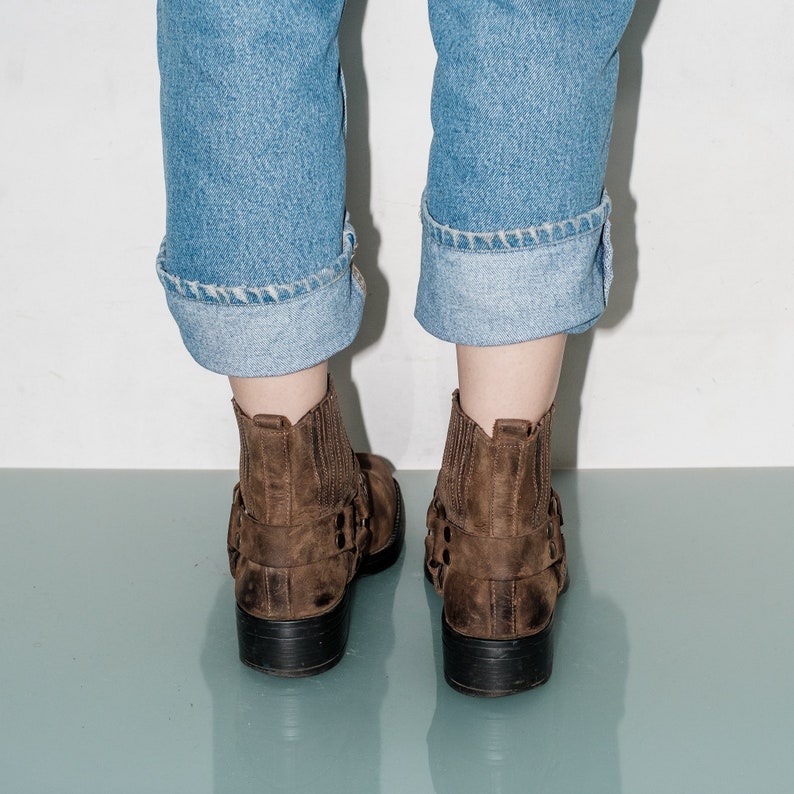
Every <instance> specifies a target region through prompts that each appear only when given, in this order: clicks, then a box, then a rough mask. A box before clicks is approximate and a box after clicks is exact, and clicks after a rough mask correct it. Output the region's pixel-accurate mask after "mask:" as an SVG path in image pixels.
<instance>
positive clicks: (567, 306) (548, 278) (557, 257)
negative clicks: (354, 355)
mask: <svg viewBox="0 0 794 794" xmlns="http://www.w3.org/2000/svg"><path fill="white" fill-rule="evenodd" d="M610 210H611V203H610V200H609V196H608V195H607V193H606V191H604V193H603V196H602V200H601V203H600V204H599V205H598V206H597V207H596V208H594V209H592V210H590V211H588V212H585V213H582V214H581V215H578V216H577V217H575V218H569V219H567V220H564V221H560V222H557V223H548V224H543V225H542V226H534V227H531V228H528V229H511V230H504V231H496V232H483V233H480V232H466V231H461V230H458V229H453V228H451V227H449V226H444V225H443V224H440V223H438V222H437V221H436V220H435V219H434V218H432V217H431V215H430V213H429V211H428V208H427V201H426V199H423V200H422V226H423V238H422V271H421V276H420V279H419V290H418V297H417V302H416V311H415V316H416V319H417V320H418V321H419V322H420V323H421V324H422V326H423V327H424V328H425V329H426V330H427V331H428V332H429V333H431V334H432V335H433V336H436V337H438V338H439V339H443V340H444V341H447V342H454V343H456V344H462V345H476V346H490V345H508V344H514V343H516V342H526V341H529V340H530V339H540V338H541V337H544V336H552V335H553V334H558V333H569V334H571V333H574V334H575V333H581V332H583V331H586V330H587V329H588V328H590V327H591V326H592V325H594V324H595V323H596V321H597V320H598V318H599V317H600V316H601V315H602V314H603V312H604V309H605V308H606V304H607V298H608V295H609V287H610V285H611V283H612V245H611V243H610V239H609V220H608V218H609V212H610Z"/></svg>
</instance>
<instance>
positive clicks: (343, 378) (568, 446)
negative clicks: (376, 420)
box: [332, 0, 660, 468]
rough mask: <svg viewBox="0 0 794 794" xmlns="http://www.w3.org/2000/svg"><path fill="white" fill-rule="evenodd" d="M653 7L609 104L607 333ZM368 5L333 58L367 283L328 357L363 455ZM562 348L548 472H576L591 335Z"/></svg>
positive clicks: (352, 19)
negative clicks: (360, 310)
mask: <svg viewBox="0 0 794 794" xmlns="http://www.w3.org/2000/svg"><path fill="white" fill-rule="evenodd" d="M659 3H660V0H637V4H636V7H635V9H634V13H633V15H632V17H631V20H630V22H629V24H628V27H627V29H626V33H625V34H624V36H623V39H622V41H621V44H620V58H621V70H620V79H619V82H618V91H617V99H616V104H615V123H614V131H613V135H612V144H611V149H610V160H609V167H608V168H607V176H606V182H607V186H608V188H609V192H610V195H611V197H612V202H613V205H614V207H615V210H614V213H613V216H612V242H613V245H614V249H615V270H616V277H615V283H614V285H613V287H612V290H611V294H610V301H609V308H608V309H607V311H606V313H605V314H604V317H603V318H602V320H601V322H600V323H599V326H597V327H600V328H614V327H616V326H617V325H619V324H620V322H621V321H622V320H623V319H624V318H625V317H627V316H628V315H629V313H630V312H631V308H632V304H633V300H634V292H635V289H636V286H637V281H638V277H639V249H638V246H637V230H636V220H635V216H636V208H637V203H636V201H635V200H634V197H633V196H632V195H631V190H630V180H631V170H632V166H633V162H634V143H635V138H636V133H637V117H638V112H639V102H640V91H641V87H642V45H643V43H644V42H645V39H646V37H647V35H648V32H649V30H650V28H651V25H652V23H653V20H654V18H655V17H656V12H657V10H658V8H659ZM366 5H367V0H348V2H347V5H346V7H345V12H344V18H343V20H342V26H341V29H340V37H339V44H340V53H341V60H342V64H343V68H344V73H345V81H346V84H347V93H348V114H347V125H348V128H347V150H348V163H347V179H348V185H347V203H348V209H349V211H350V213H351V216H352V217H353V219H354V223H355V227H356V231H357V234H358V249H357V253H356V262H357V263H358V265H359V267H361V268H362V271H363V273H364V277H365V279H366V281H367V301H366V305H365V308H364V319H363V322H362V325H361V330H360V331H359V334H358V336H357V337H356V339H355V341H354V342H353V344H352V345H351V346H350V347H349V348H347V349H346V350H344V351H342V352H341V353H339V354H337V355H336V356H334V359H333V362H332V370H333V373H334V378H335V381H336V387H337V390H338V392H339V395H340V401H341V403H342V405H343V406H344V413H345V424H346V426H347V431H348V435H349V436H350V441H351V443H352V445H353V448H354V449H357V450H361V451H367V450H370V443H369V438H368V436H367V431H366V428H365V425H364V416H363V411H362V408H361V400H360V397H359V393H358V389H357V387H356V386H355V384H354V383H353V377H352V363H353V358H354V357H355V356H356V355H357V354H358V353H359V352H360V351H362V350H365V349H366V348H367V347H369V346H370V345H372V344H374V343H375V342H376V341H377V340H378V339H379V338H380V336H381V334H382V333H383V329H384V327H385V323H386V311H387V308H388V298H389V284H388V281H387V280H386V278H385V276H384V274H383V273H382V272H381V271H380V269H379V267H378V254H379V250H380V234H379V232H378V230H377V229H376V228H375V224H374V220H373V217H372V208H371V206H370V203H371V192H372V190H371V185H372V167H371V151H370V142H369V95H368V90H367V80H366V75H365V73H364V63H363V49H362V28H363V23H364V16H365V12H366ZM595 333H597V331H596V330H591V331H589V332H587V333H585V334H581V335H576V336H571V337H570V338H569V340H568V347H567V353H566V357H565V364H564V366H563V373H562V379H561V383H560V391H559V397H558V401H557V408H558V410H557V422H556V428H555V452H554V461H553V463H554V465H555V467H558V468H575V467H576V465H577V457H578V456H577V442H578V436H579V424H580V421H581V412H582V408H581V397H582V392H583V390H584V382H585V377H586V375H587V366H588V363H589V360H590V352H591V350H592V346H593V338H594V334H595Z"/></svg>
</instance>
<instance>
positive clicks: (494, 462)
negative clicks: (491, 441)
mask: <svg viewBox="0 0 794 794" xmlns="http://www.w3.org/2000/svg"><path fill="white" fill-rule="evenodd" d="M500 449H501V447H500V446H499V445H498V444H495V445H494V446H493V454H492V455H491V484H490V488H491V492H490V493H489V494H488V535H489V536H490V537H493V536H494V534H493V525H494V502H495V501H496V471H497V469H498V468H499V450H500Z"/></svg>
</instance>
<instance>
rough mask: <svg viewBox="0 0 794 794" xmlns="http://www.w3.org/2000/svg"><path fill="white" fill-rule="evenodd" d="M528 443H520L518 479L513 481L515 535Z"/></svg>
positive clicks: (512, 525) (513, 529) (511, 529)
mask: <svg viewBox="0 0 794 794" xmlns="http://www.w3.org/2000/svg"><path fill="white" fill-rule="evenodd" d="M526 448H527V445H526V444H520V445H519V447H518V466H517V468H516V479H515V482H514V483H513V495H512V497H511V499H510V502H511V506H512V509H513V520H512V522H511V526H510V533H511V535H512V536H513V537H515V536H516V534H517V529H518V507H519V505H518V492H519V488H520V484H521V482H522V481H523V479H524V470H525V469H526V460H527V456H526V454H525V453H526Z"/></svg>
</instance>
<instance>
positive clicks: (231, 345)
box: [157, 224, 366, 378]
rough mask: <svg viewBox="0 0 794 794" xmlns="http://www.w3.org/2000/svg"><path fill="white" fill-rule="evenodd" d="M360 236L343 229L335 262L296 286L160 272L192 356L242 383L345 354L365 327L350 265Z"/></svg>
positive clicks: (360, 284)
mask: <svg viewBox="0 0 794 794" xmlns="http://www.w3.org/2000/svg"><path fill="white" fill-rule="evenodd" d="M354 245H355V237H354V235H353V229H352V227H351V226H349V224H346V225H345V234H344V243H343V251H342V254H341V255H340V256H339V258H338V259H337V261H336V262H335V263H334V264H333V265H332V266H329V267H327V268H324V269H323V270H321V271H319V272H317V273H313V274H311V275H310V276H308V277H307V278H305V279H302V280H301V281H298V282H295V283H292V284H278V285H268V286H265V287H249V286H244V285H243V286H236V287H226V286H220V285H214V284H200V283H198V282H194V281H185V280H183V279H179V278H178V277H176V276H174V275H172V274H170V273H169V272H168V271H167V269H166V265H167V257H166V242H165V241H164V242H163V245H162V247H161V249H160V255H159V256H158V259H157V273H158V276H159V278H160V281H161V283H162V284H163V287H164V288H165V295H166V300H167V302H168V308H169V309H170V311H171V314H172V315H173V317H174V319H175V320H176V323H177V325H178V326H179V331H180V333H181V334H182V339H183V341H184V343H185V347H187V349H188V352H189V353H190V355H191V356H193V358H194V359H195V360H196V361H197V362H198V363H199V364H200V365H201V366H202V367H205V368H206V369H209V370H212V371H213V372H218V373H220V374H222V375H230V376H234V377H240V378H255V377H270V376H275V375H288V374H290V373H292V372H297V371H298V370H302V369H307V368H308V367H312V366H314V365H315V364H319V363H320V362H322V361H325V360H326V359H328V358H330V357H331V356H332V355H334V354H335V353H338V352H339V351H340V350H344V348H346V347H347V346H348V345H349V344H350V343H351V342H352V341H353V339H354V338H355V336H356V334H357V333H358V329H359V326H360V325H361V317H362V314H363V310H364V298H365V294H366V286H365V284H364V278H363V276H362V275H361V273H360V272H359V270H358V268H357V267H356V266H355V265H354V264H353V263H352V256H353V248H354Z"/></svg>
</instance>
